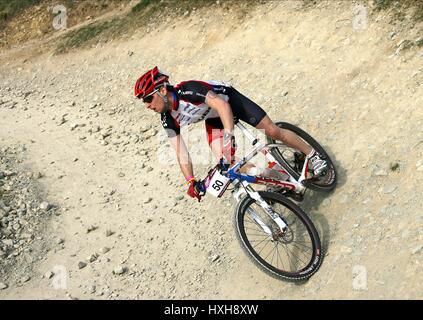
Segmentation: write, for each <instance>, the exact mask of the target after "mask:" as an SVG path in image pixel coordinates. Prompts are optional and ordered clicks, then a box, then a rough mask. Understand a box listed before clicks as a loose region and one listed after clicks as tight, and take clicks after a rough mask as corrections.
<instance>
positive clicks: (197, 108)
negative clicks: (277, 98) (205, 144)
mask: <svg viewBox="0 0 423 320" xmlns="http://www.w3.org/2000/svg"><path fill="white" fill-rule="evenodd" d="M209 91H213V92H214V93H216V94H217V95H219V96H220V97H221V98H222V99H223V100H225V101H227V102H228V103H229V104H230V106H231V109H232V113H233V115H234V122H237V121H238V119H241V120H242V121H245V122H246V123H248V124H250V125H252V126H254V127H255V126H256V125H257V124H258V123H259V122H260V121H261V119H263V117H264V116H265V115H266V112H265V111H264V110H263V109H262V108H260V107H259V106H258V105H257V104H255V103H254V102H253V101H251V100H249V99H248V98H247V97H245V96H243V95H242V94H241V93H239V92H238V91H237V90H235V88H233V87H232V86H230V85H229V84H227V83H225V82H219V81H207V82H206V81H197V80H191V81H185V82H181V83H180V84H178V85H176V86H175V87H174V88H173V89H172V88H171V92H172V93H173V98H174V99H173V100H174V103H173V106H172V109H171V110H168V111H167V112H165V113H163V114H161V121H162V125H163V127H164V128H165V130H166V132H167V134H168V136H169V137H173V136H176V135H179V134H180V127H182V126H186V125H189V124H191V123H196V122H199V121H202V120H205V121H206V128H207V132H208V135H209V143H210V142H211V140H213V139H214V138H211V136H210V133H209V132H211V129H215V128H216V129H223V124H222V122H221V121H220V117H219V114H218V113H217V111H215V110H213V109H211V108H210V107H209V106H208V105H207V104H206V103H205V101H206V95H207V92H209Z"/></svg>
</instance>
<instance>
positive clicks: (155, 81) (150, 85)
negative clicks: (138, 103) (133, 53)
mask: <svg viewBox="0 0 423 320" xmlns="http://www.w3.org/2000/svg"><path fill="white" fill-rule="evenodd" d="M168 80H169V76H168V75H166V74H164V73H162V72H160V71H159V69H158V68H157V67H154V68H153V69H151V70H148V71H147V72H146V73H144V74H143V75H142V76H141V77H140V78H139V79H138V80H137V82H136V83H135V89H134V91H135V92H134V95H135V97H136V98H138V99H142V98H144V97H145V96H147V95H149V94H151V93H152V92H153V91H154V90H156V89H157V88H158V87H160V86H162V85H165V84H166V83H169V81H168Z"/></svg>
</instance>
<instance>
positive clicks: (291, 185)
mask: <svg viewBox="0 0 423 320" xmlns="http://www.w3.org/2000/svg"><path fill="white" fill-rule="evenodd" d="M236 126H237V127H238V129H240V130H241V132H242V133H243V134H244V136H246V137H247V139H248V140H250V141H251V144H252V145H253V146H255V147H254V149H253V150H251V151H250V152H249V153H248V154H247V155H246V156H245V157H244V158H242V159H241V160H240V161H239V162H237V163H236V164H234V165H233V166H232V167H230V168H229V170H228V172H227V176H228V178H229V179H230V180H231V181H233V183H235V184H237V183H239V182H244V184H243V185H244V187H246V186H247V185H248V184H250V183H262V182H266V183H270V184H274V185H276V186H282V187H284V188H287V189H289V190H292V191H294V192H296V193H302V194H303V193H304V192H305V191H306V187H305V186H304V185H303V184H302V181H304V180H305V179H306V173H307V170H308V161H307V159H306V163H305V165H304V166H303V170H302V172H301V176H300V178H299V179H298V180H297V179H295V178H294V177H293V176H292V175H291V174H289V172H287V171H286V172H285V173H286V174H288V175H289V181H274V180H271V179H262V178H258V177H253V176H249V175H244V174H241V173H239V170H240V169H241V167H242V166H244V165H245V164H246V163H247V162H248V161H250V160H251V159H252V158H254V157H255V156H256V155H257V154H258V153H260V152H261V153H263V154H264V156H265V157H266V158H267V159H268V160H269V161H270V162H275V163H278V164H279V165H280V166H281V167H282V168H285V164H283V163H279V162H278V161H277V160H276V159H275V157H273V155H272V154H271V153H270V150H269V148H272V147H282V146H285V145H283V144H281V143H271V144H263V143H262V142H260V141H259V140H258V139H257V138H256V137H255V136H254V135H253V134H252V133H251V132H250V131H249V130H248V129H247V128H245V127H244V125H243V124H241V123H240V122H238V123H237V124H236ZM245 182H246V184H245ZM237 200H239V199H237Z"/></svg>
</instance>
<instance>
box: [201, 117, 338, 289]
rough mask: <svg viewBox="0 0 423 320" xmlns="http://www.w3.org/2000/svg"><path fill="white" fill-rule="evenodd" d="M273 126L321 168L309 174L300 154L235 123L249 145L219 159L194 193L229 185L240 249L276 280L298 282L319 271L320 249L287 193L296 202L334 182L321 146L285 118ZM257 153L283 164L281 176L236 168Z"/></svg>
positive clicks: (314, 233) (313, 231) (306, 219)
mask: <svg viewBox="0 0 423 320" xmlns="http://www.w3.org/2000/svg"><path fill="white" fill-rule="evenodd" d="M276 125H278V126H279V127H282V128H284V129H287V130H291V131H293V132H295V133H296V134H297V135H298V136H300V137H301V138H302V139H303V140H304V141H305V142H306V143H308V144H309V145H310V146H311V147H313V148H314V149H315V150H316V151H317V152H319V154H320V155H321V156H322V157H324V158H326V161H327V163H328V167H327V170H326V172H324V173H323V174H322V175H320V176H313V175H312V170H311V168H310V167H309V165H308V157H307V156H306V155H305V154H302V153H301V152H298V151H296V150H294V149H290V148H289V147H287V146H286V145H284V144H282V143H279V142H277V141H274V140H272V139H269V138H267V144H264V143H263V142H261V141H259V139H257V138H256V137H255V136H254V135H253V134H252V133H251V132H250V131H249V130H247V129H246V128H245V127H244V126H243V125H242V124H241V123H240V122H237V123H236V126H237V127H238V128H239V129H240V130H241V132H242V133H243V134H244V135H245V136H246V137H247V138H248V140H250V142H251V144H252V146H253V147H254V148H253V149H252V150H251V151H250V152H249V153H248V154H247V155H246V156H245V157H243V158H242V159H241V160H239V161H238V162H236V163H235V164H233V165H232V166H229V165H227V164H225V163H224V161H223V159H221V160H220V162H219V164H217V165H216V166H215V167H214V168H213V169H211V170H210V171H209V173H208V175H207V176H206V178H205V179H204V180H202V184H200V185H202V186H203V188H202V190H200V192H201V195H204V194H205V193H206V192H207V193H210V194H211V195H213V196H215V197H219V198H220V197H222V195H223V194H224V193H225V192H226V191H227V190H229V189H228V187H229V186H230V185H232V186H233V188H232V189H231V192H232V195H233V197H234V198H235V200H236V201H237V203H238V204H237V207H236V210H235V220H234V224H235V229H236V235H237V238H238V240H239V242H240V244H241V247H242V248H243V249H244V251H245V252H246V253H247V255H248V256H249V257H250V258H251V259H252V261H253V262H254V263H255V264H256V265H258V266H259V267H260V268H261V269H262V270H263V271H264V272H266V273H267V274H269V275H271V276H274V277H276V278H279V279H281V280H290V281H298V280H303V279H307V278H309V277H311V276H312V275H313V274H314V273H315V272H316V271H317V270H318V269H319V267H320V265H321V263H322V249H321V243H320V238H319V235H318V232H317V230H316V228H315V226H314V225H313V222H312V221H311V220H310V218H309V217H308V216H307V215H306V213H305V212H304V211H303V210H302V209H301V208H300V207H299V206H298V205H297V204H296V203H295V202H294V201H292V200H290V199H288V197H291V198H293V199H294V200H297V201H301V200H302V199H303V196H304V193H305V191H306V189H307V188H310V189H313V190H320V191H329V190H332V189H333V188H334V187H335V185H336V170H335V167H334V165H333V163H332V161H331V159H330V157H329V155H328V154H327V153H326V151H325V150H324V148H323V147H322V146H320V144H319V143H318V142H317V141H316V140H314V139H313V138H312V137H311V136H310V135H309V134H307V133H306V132H305V131H303V130H302V129H300V128H298V127H296V126H294V125H291V124H288V123H285V122H278V123H276ZM259 153H262V154H264V156H265V157H266V158H267V160H268V161H269V164H271V165H274V164H278V165H279V167H280V168H283V173H284V176H283V177H284V178H283V179H273V178H271V177H270V178H269V177H266V176H259V175H256V176H253V175H248V174H244V173H241V172H240V169H241V168H242V167H243V166H244V165H245V164H247V162H248V161H250V160H251V159H253V158H254V157H255V156H256V155H257V154H259ZM252 184H261V185H265V186H266V188H267V190H266V191H256V190H255V189H254V188H253V187H252Z"/></svg>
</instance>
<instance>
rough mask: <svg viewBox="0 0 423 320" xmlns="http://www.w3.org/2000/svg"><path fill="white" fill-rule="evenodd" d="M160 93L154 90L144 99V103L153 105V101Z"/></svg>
mask: <svg viewBox="0 0 423 320" xmlns="http://www.w3.org/2000/svg"><path fill="white" fill-rule="evenodd" d="M157 91H159V90H154V91H153V92H152V93H150V94H149V95H147V96H145V97H144V98H142V102H144V103H151V101H153V98H154V94H155V93H156V92H157Z"/></svg>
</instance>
